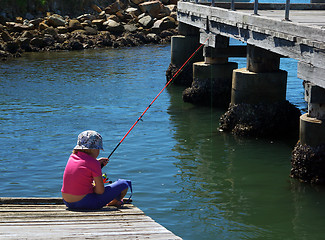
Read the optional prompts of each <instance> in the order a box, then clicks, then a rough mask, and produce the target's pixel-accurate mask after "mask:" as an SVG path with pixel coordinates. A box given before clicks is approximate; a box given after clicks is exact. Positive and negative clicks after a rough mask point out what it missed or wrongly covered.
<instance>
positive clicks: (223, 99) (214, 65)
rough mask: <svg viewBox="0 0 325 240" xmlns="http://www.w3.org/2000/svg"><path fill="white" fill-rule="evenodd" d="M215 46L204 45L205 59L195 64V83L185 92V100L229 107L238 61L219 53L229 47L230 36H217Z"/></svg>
mask: <svg viewBox="0 0 325 240" xmlns="http://www.w3.org/2000/svg"><path fill="white" fill-rule="evenodd" d="M215 37H216V45H215V48H212V47H204V49H203V57H204V61H201V62H195V63H194V64H193V83H192V86H191V87H190V88H187V89H186V90H185V91H184V92H183V100H184V101H185V102H191V103H194V104H201V105H208V106H210V105H211V106H217V107H227V106H228V105H229V102H230V90H231V78H232V71H233V70H234V69H236V68H237V67H238V64H237V63H233V62H228V57H227V56H225V55H224V54H222V55H219V49H223V50H224V49H227V48H228V47H229V38H227V37H223V36H220V35H218V36H215Z"/></svg>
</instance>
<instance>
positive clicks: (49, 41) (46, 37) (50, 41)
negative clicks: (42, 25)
mask: <svg viewBox="0 0 325 240" xmlns="http://www.w3.org/2000/svg"><path fill="white" fill-rule="evenodd" d="M43 41H44V42H45V46H52V45H54V43H55V40H54V37H53V36H52V35H50V34H45V35H44V37H43Z"/></svg>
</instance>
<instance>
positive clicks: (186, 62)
mask: <svg viewBox="0 0 325 240" xmlns="http://www.w3.org/2000/svg"><path fill="white" fill-rule="evenodd" d="M208 39H209V38H207V39H206V40H205V41H204V43H202V44H201V45H200V46H199V47H198V48H197V49H196V50H195V52H193V53H192V55H191V56H190V57H189V58H188V59H187V60H186V61H185V63H184V64H183V65H182V66H181V67H180V68H179V69H178V71H177V72H176V73H175V74H174V75H173V77H172V78H171V79H170V80H169V81H168V82H167V83H166V85H165V86H164V87H163V88H162V89H161V90H160V92H159V93H158V94H157V96H156V97H155V98H154V99H153V100H152V101H151V103H150V104H149V106H148V107H147V108H146V109H145V110H144V111H143V113H142V114H141V115H140V117H139V118H138V119H137V120H136V121H135V123H133V125H132V126H131V128H130V129H129V131H127V133H126V134H125V135H124V137H123V138H122V139H121V140H120V141H119V143H118V144H117V145H116V147H115V148H114V149H113V151H112V152H111V154H110V155H109V156H108V159H109V158H110V157H111V156H112V155H113V153H114V152H115V151H116V149H117V148H118V147H119V146H120V145H121V143H122V142H123V141H124V139H125V138H126V137H127V135H129V133H130V132H131V131H132V129H133V128H134V127H135V125H137V123H138V122H139V121H140V120H141V119H142V117H143V115H144V114H145V113H146V112H147V111H148V109H149V108H150V107H151V105H152V104H153V103H154V102H155V101H156V99H157V98H158V97H159V96H160V94H161V93H162V92H163V91H164V90H165V88H166V87H167V86H168V85H169V84H170V83H171V82H172V80H173V79H174V78H175V77H176V76H177V75H178V74H179V73H180V71H181V70H182V69H183V68H184V67H185V66H186V65H187V64H188V62H189V61H190V60H191V59H192V58H193V57H194V55H195V54H196V53H197V52H198V51H199V50H200V49H201V48H202V47H203V46H204V44H205V43H206V42H207V41H208Z"/></svg>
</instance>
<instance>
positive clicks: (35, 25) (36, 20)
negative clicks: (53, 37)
mask: <svg viewBox="0 0 325 240" xmlns="http://www.w3.org/2000/svg"><path fill="white" fill-rule="evenodd" d="M42 21H43V19H42V18H37V19H33V20H30V21H29V23H30V24H33V25H34V27H35V28H38V26H39V24H40V23H41V22H42Z"/></svg>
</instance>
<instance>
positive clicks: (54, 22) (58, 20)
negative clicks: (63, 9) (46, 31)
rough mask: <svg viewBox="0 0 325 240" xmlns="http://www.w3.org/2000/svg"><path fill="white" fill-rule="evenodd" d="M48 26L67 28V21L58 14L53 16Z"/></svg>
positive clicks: (49, 19)
mask: <svg viewBox="0 0 325 240" xmlns="http://www.w3.org/2000/svg"><path fill="white" fill-rule="evenodd" d="M47 22H48V25H50V26H53V27H59V26H65V23H66V22H65V20H64V19H63V17H62V16H60V15H58V14H53V15H51V16H50V17H49V18H48V20H47Z"/></svg>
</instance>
